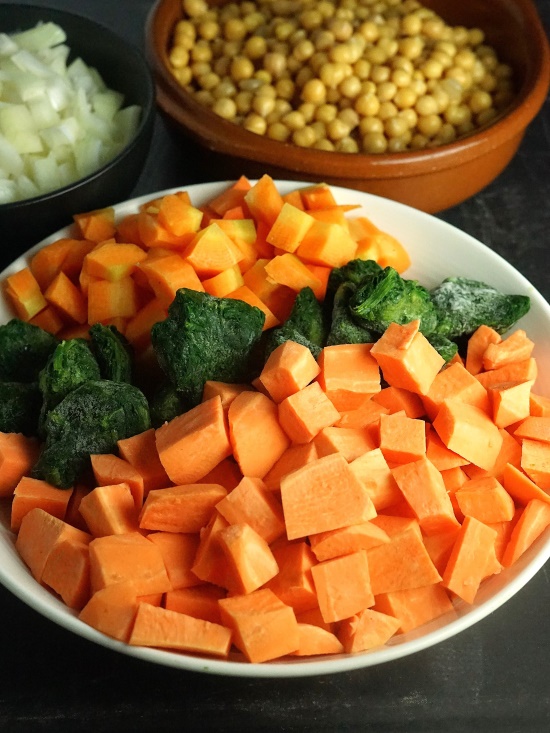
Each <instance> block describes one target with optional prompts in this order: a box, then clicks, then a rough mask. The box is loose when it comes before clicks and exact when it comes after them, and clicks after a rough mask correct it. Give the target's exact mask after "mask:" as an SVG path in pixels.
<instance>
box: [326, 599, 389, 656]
mask: <svg viewBox="0 0 550 733" xmlns="http://www.w3.org/2000/svg"><path fill="white" fill-rule="evenodd" d="M398 628H399V621H398V619H396V618H394V617H393V616H388V615H387V614H385V613H380V612H379V611H374V610H372V609H371V608H365V609H364V610H363V611H361V612H360V613H358V614H355V615H354V616H352V617H351V618H349V619H344V620H343V621H342V623H341V624H340V626H339V628H338V638H339V639H340V641H341V642H342V644H343V646H344V651H345V652H346V653H347V654H354V653H357V652H364V651H367V650H368V649H373V648H374V647H378V646H382V645H383V644H385V643H386V642H387V641H388V640H389V639H391V637H392V636H393V635H394V634H395V632H396V631H397V629H398Z"/></svg>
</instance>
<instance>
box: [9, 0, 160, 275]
mask: <svg viewBox="0 0 550 733" xmlns="http://www.w3.org/2000/svg"><path fill="white" fill-rule="evenodd" d="M48 21H51V22H53V23H56V24H58V25H59V26H61V27H62V28H63V30H64V31H65V33H66V34H67V41H66V43H67V45H68V46H69V48H70V49H71V56H70V59H71V58H75V57H81V58H82V60H83V61H84V62H85V63H86V64H87V65H88V66H92V67H95V68H96V69H97V70H98V72H99V73H100V74H101V76H102V78H103V80H104V81H105V83H106V84H107V86H108V87H109V88H111V89H115V90H117V91H119V92H121V93H122V94H123V95H124V106H127V105H133V104H137V105H139V106H140V107H141V109H142V114H141V120H140V123H139V126H138V129H137V132H136V134H135V135H134V137H133V139H132V140H131V141H130V143H129V144H128V145H127V146H126V147H125V148H124V149H123V150H121V151H120V152H119V153H118V154H117V155H116V156H115V157H114V158H113V159H112V160H111V161H109V162H108V163H107V164H105V165H104V166H103V167H102V168H99V169H98V170H97V171H95V172H94V173H92V174H90V175H88V176H86V177H85V178H81V179H80V180H78V181H76V182H74V183H72V184H69V185H68V186H64V187H63V188H60V189H57V190H55V191H52V192H50V193H47V194H44V195H42V196H36V197H34V198H30V199H24V200H22V201H16V202H14V203H9V204H2V205H0V237H1V239H0V269H1V268H2V267H4V266H5V265H6V264H8V263H9V262H11V261H12V260H13V259H15V258H16V257H17V256H18V255H20V254H21V253H22V252H24V251H26V250H27V249H28V248H29V247H31V246H32V245H34V244H36V243H37V242H39V241H40V240H42V239H43V238H44V237H46V236H47V235H49V234H52V233H53V232H55V231H56V230H57V229H59V228H61V227H63V226H66V225H67V224H70V223H71V221H72V217H73V214H77V213H82V212H85V211H91V210H93V209H98V208H102V207H104V206H109V205H111V204H114V203H117V202H119V201H122V200H124V199H125V198H127V197H128V195H129V194H130V193H131V192H132V190H133V188H134V187H135V185H136V182H137V179H138V177H139V175H140V173H141V171H142V169H143V166H144V164H145V160H146V158H147V155H148V152H149V149H150V142H151V136H152V133H153V123H154V118H155V88H154V83H153V79H152V75H151V71H150V69H149V67H148V65H147V62H146V61H145V58H144V56H143V55H142V54H141V52H140V51H139V50H138V49H137V48H135V47H134V46H132V45H131V44H130V43H128V42H126V41H125V40H123V39H122V38H120V37H119V36H117V35H116V34H115V33H113V32H112V31H111V30H109V29H108V28H105V27H104V26H101V25H100V24H98V23H96V22H94V21H92V20H89V19H88V18H85V17H82V16H78V15H74V14H72V13H67V12H64V11H61V10H55V9H49V8H44V7H38V6H34V5H11V4H10V5H1V4H0V30H1V31H2V32H3V33H15V32H17V31H21V30H26V29H29V28H32V27H34V26H35V25H36V24H37V23H39V22H48Z"/></svg>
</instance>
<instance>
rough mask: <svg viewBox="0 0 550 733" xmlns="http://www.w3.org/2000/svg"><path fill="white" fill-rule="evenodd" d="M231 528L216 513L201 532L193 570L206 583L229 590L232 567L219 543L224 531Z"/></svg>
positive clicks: (215, 512)
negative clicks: (221, 533) (220, 535)
mask: <svg viewBox="0 0 550 733" xmlns="http://www.w3.org/2000/svg"><path fill="white" fill-rule="evenodd" d="M228 526H229V522H227V521H226V520H225V519H224V518H223V517H222V515H221V514H220V513H219V512H217V511H214V512H213V514H212V517H211V518H210V521H209V522H208V524H207V525H206V526H205V527H203V528H202V529H201V531H200V535H199V537H200V539H199V546H198V548H197V553H196V555H195V560H194V563H193V566H192V568H191V570H192V571H193V573H194V574H195V575H196V576H197V578H200V580H203V581H204V582H205V583H214V584H215V585H219V586H221V587H222V588H227V587H228V585H229V582H230V567H229V562H228V560H227V557H226V555H225V553H224V551H223V549H222V546H221V544H220V542H219V534H220V532H221V531H222V529H225V528H226V527H228Z"/></svg>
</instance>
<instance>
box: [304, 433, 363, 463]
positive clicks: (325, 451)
mask: <svg viewBox="0 0 550 733" xmlns="http://www.w3.org/2000/svg"><path fill="white" fill-rule="evenodd" d="M313 440H314V442H315V447H316V448H317V455H318V456H319V457H321V456H327V455H329V454H330V453H340V454H341V455H343V456H344V458H345V459H346V461H350V462H351V461H354V460H355V459H356V458H359V456H362V455H363V454H365V453H367V452H368V451H371V450H373V448H374V447H375V446H374V441H373V439H372V437H371V435H370V433H369V431H368V429H366V428H339V427H334V426H329V427H328V428H323V429H322V430H321V431H320V432H319V433H317V435H316V436H315V438H314V439H313Z"/></svg>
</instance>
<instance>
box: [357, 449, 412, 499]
mask: <svg viewBox="0 0 550 733" xmlns="http://www.w3.org/2000/svg"><path fill="white" fill-rule="evenodd" d="M349 466H350V469H351V470H352V472H353V473H354V474H355V477H356V478H357V479H358V480H359V481H360V483H361V484H362V485H363V486H364V487H365V489H366V491H367V493H368V495H369V496H370V498H371V500H372V503H373V504H374V507H375V509H376V511H381V510H382V509H386V508H387V507H391V506H392V505H393V504H396V503H397V502H398V501H400V500H401V499H402V497H403V495H402V493H401V491H400V489H399V486H398V485H397V482H396V480H395V478H394V477H393V474H392V472H391V470H390V467H389V466H388V463H387V461H386V459H385V457H384V454H383V453H382V451H381V450H380V448H374V449H373V450H371V451H368V452H367V453H364V454H363V455H362V456H359V457H358V458H356V459H355V460H354V461H352V462H351V463H350V464H349Z"/></svg>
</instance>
